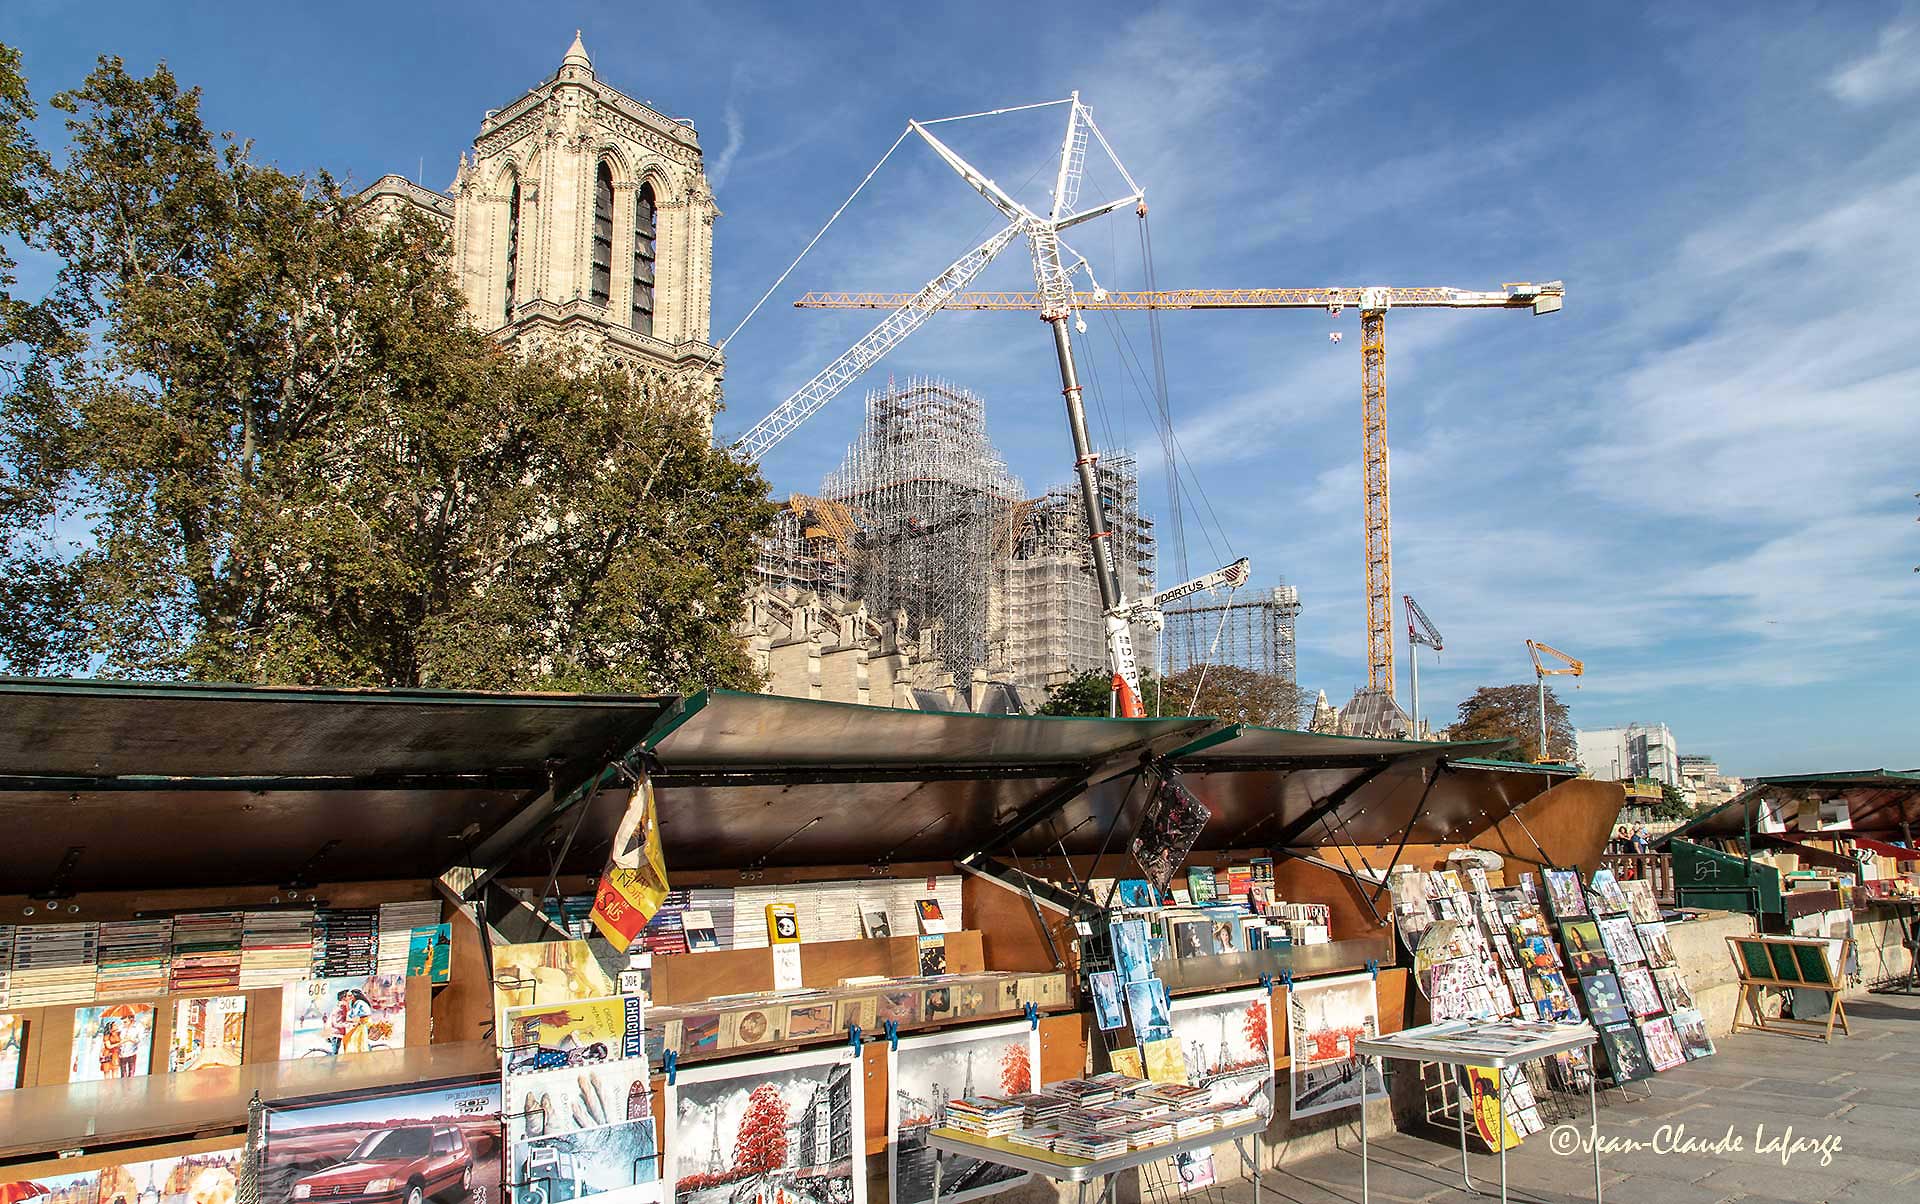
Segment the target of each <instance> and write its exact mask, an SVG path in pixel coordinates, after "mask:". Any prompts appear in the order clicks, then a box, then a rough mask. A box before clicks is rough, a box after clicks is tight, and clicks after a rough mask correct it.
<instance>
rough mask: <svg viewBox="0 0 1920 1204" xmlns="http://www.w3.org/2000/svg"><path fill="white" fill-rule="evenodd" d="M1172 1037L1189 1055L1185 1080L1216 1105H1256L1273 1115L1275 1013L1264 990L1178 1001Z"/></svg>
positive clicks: (1195, 997)
mask: <svg viewBox="0 0 1920 1204" xmlns="http://www.w3.org/2000/svg"><path fill="white" fill-rule="evenodd" d="M1173 1035H1174V1038H1175V1040H1177V1041H1178V1042H1179V1045H1180V1049H1181V1052H1182V1053H1184V1054H1185V1055H1186V1063H1187V1066H1186V1070H1187V1073H1186V1080H1185V1081H1186V1082H1187V1083H1189V1084H1191V1085H1193V1086H1195V1087H1205V1088H1206V1089H1207V1092H1208V1098H1209V1100H1210V1102H1212V1103H1215V1104H1224V1103H1234V1104H1251V1105H1253V1107H1254V1108H1255V1109H1256V1110H1257V1111H1258V1112H1259V1113H1260V1117H1261V1119H1262V1120H1265V1119H1267V1118H1269V1117H1271V1116H1272V1115H1273V1092H1272V1091H1271V1090H1270V1087H1271V1084H1272V1083H1273V1060H1274V1059H1273V1015H1272V1009H1271V1008H1270V1007H1269V996H1268V994H1267V992H1266V991H1264V990H1253V991H1231V992H1226V993H1223V994H1219V995H1192V996H1187V997H1185V998H1182V999H1176V1000H1174V1001H1173Z"/></svg>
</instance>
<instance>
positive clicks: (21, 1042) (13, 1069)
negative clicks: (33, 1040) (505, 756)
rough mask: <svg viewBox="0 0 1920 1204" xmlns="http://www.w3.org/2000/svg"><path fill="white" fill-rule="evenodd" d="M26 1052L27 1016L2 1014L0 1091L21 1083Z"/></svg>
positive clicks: (9, 1089) (8, 1089)
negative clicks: (23, 1058) (21, 1063)
mask: <svg viewBox="0 0 1920 1204" xmlns="http://www.w3.org/2000/svg"><path fill="white" fill-rule="evenodd" d="M26 1052H27V1021H26V1018H25V1017H23V1016H0V1091H12V1090H13V1089H14V1088H15V1087H18V1086H19V1085H20V1060H21V1058H22V1057H23V1056H24V1055H25V1054H26Z"/></svg>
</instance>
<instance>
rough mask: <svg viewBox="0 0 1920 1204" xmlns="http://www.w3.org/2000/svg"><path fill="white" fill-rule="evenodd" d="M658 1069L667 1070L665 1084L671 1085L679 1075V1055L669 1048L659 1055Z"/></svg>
mask: <svg viewBox="0 0 1920 1204" xmlns="http://www.w3.org/2000/svg"><path fill="white" fill-rule="evenodd" d="M660 1069H662V1070H664V1071H666V1072H667V1086H669V1087H671V1086H673V1084H674V1081H675V1080H676V1079H678V1078H679V1077H680V1055H679V1054H677V1053H675V1052H673V1051H672V1050H671V1049H669V1050H668V1051H667V1052H666V1053H663V1054H661V1055H660Z"/></svg>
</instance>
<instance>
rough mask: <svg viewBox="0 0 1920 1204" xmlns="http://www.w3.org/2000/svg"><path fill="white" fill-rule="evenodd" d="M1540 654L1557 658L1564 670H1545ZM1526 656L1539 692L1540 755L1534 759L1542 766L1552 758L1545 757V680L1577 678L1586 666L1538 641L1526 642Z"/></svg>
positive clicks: (1585, 669) (1535, 686) (1535, 687)
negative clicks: (1530, 662) (1564, 677)
mask: <svg viewBox="0 0 1920 1204" xmlns="http://www.w3.org/2000/svg"><path fill="white" fill-rule="evenodd" d="M1542 652H1544V653H1546V654H1547V655H1548V656H1551V657H1557V658H1559V659H1560V660H1562V661H1564V662H1565V663H1566V668H1564V669H1549V668H1547V666H1546V665H1545V664H1543V663H1542V662H1541V660H1540V654H1541V653H1542ZM1527 655H1528V656H1531V657H1532V658H1533V684H1534V689H1535V690H1537V691H1538V692H1539V705H1540V755H1539V757H1538V758H1536V759H1537V760H1538V761H1540V762H1541V763H1542V764H1545V763H1547V762H1550V761H1552V760H1553V758H1552V757H1550V756H1548V755H1547V678H1549V677H1553V676H1556V675H1558V674H1565V675H1567V676H1568V677H1579V676H1581V675H1582V674H1584V673H1585V672H1586V671H1587V665H1586V662H1585V661H1582V660H1578V659H1576V658H1574V657H1571V656H1568V655H1567V654H1566V653H1564V652H1562V651H1560V650H1559V649H1558V648H1555V647H1553V646H1552V645H1550V644H1542V643H1541V642H1540V641H1538V640H1528V641H1527Z"/></svg>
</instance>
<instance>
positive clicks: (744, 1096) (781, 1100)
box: [666, 1045, 945, 1204]
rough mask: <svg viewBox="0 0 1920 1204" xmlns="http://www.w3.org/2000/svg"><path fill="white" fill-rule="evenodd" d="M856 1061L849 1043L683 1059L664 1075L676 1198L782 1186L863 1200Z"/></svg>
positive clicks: (700, 1199) (796, 1196) (797, 1201)
mask: <svg viewBox="0 0 1920 1204" xmlns="http://www.w3.org/2000/svg"><path fill="white" fill-rule="evenodd" d="M859 1065H860V1059H859V1055H857V1054H856V1053H854V1051H853V1049H852V1047H850V1046H844V1045H843V1046H835V1047H833V1048H831V1049H825V1050H818V1051H809V1052H807V1053H797V1054H788V1055H786V1056H784V1057H775V1058H751V1059H748V1060H746V1061H742V1062H732V1063H722V1064H720V1065H713V1066H688V1067H683V1068H682V1069H681V1070H680V1072H679V1075H678V1077H677V1078H676V1079H673V1080H669V1082H668V1084H667V1100H666V1116H667V1165H668V1166H669V1167H670V1168H671V1173H670V1174H669V1175H668V1176H667V1178H668V1181H669V1182H671V1183H672V1184H673V1200H674V1204H733V1202H734V1201H749V1200H773V1199H775V1198H776V1196H778V1197H780V1198H784V1199H785V1200H786V1201H788V1204H866V1201H867V1169H866V1138H865V1133H866V1092H865V1091H864V1090H863V1088H862V1085H861V1083H860V1082H859V1076H858V1074H857V1071H858V1069H859ZM942 1194H945V1193H944V1192H943V1193H942Z"/></svg>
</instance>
